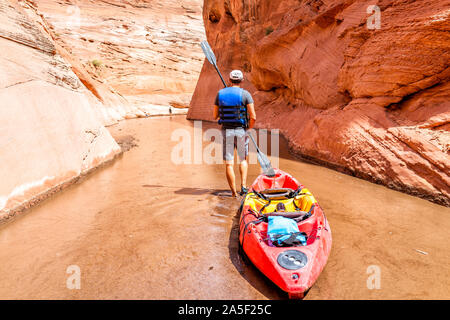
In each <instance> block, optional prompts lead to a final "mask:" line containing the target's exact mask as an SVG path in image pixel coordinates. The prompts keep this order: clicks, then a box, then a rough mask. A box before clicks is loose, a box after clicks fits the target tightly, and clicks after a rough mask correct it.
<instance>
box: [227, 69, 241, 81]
mask: <svg viewBox="0 0 450 320" xmlns="http://www.w3.org/2000/svg"><path fill="white" fill-rule="evenodd" d="M230 79H231V80H241V81H242V80H243V79H244V74H243V73H242V71H241V70H233V71H231V72H230Z"/></svg>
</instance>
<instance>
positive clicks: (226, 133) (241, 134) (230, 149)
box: [222, 128, 249, 161]
mask: <svg viewBox="0 0 450 320" xmlns="http://www.w3.org/2000/svg"><path fill="white" fill-rule="evenodd" d="M222 137H223V160H225V161H233V160H234V149H236V150H237V154H238V157H239V160H240V161H244V160H245V159H246V158H247V156H248V141H249V138H248V136H247V135H246V133H245V129H244V128H233V129H225V128H224V129H222Z"/></svg>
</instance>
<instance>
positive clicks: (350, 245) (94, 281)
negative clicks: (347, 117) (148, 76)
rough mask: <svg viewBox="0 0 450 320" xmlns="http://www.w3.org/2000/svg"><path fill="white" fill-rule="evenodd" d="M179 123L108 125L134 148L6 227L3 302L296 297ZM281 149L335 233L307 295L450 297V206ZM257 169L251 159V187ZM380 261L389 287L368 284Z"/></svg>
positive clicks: (0, 262) (1, 252)
mask: <svg viewBox="0 0 450 320" xmlns="http://www.w3.org/2000/svg"><path fill="white" fill-rule="evenodd" d="M211 126H214V125H212V124H206V123H205V124H204V127H206V128H207V127H211ZM179 128H185V129H187V130H189V131H190V132H192V131H193V129H192V123H191V122H189V121H187V120H185V119H184V117H182V116H174V117H163V118H148V119H135V120H127V121H123V122H121V123H119V124H118V125H116V126H114V127H110V128H109V129H110V131H111V132H112V134H113V136H114V137H115V138H116V139H122V141H128V142H129V141H131V142H132V143H131V145H127V147H130V149H129V151H127V152H125V153H124V155H123V156H122V157H120V158H119V159H117V160H116V161H115V162H114V163H113V164H111V165H109V166H107V167H105V168H102V169H100V170H98V171H97V172H95V173H93V174H92V175H90V176H89V177H87V178H86V179H84V180H83V182H82V183H79V184H75V185H73V186H70V187H69V188H67V189H66V190H65V191H63V192H61V193H60V194H57V195H55V196H53V197H51V198H50V199H48V200H46V201H44V202H43V203H41V204H40V205H38V206H37V207H35V208H33V209H31V210H29V211H28V212H26V213H24V214H21V215H20V216H19V217H17V218H16V219H15V220H14V221H11V222H9V223H7V224H5V225H3V226H0V298H1V299H11V298H20V299H284V298H286V296H285V295H284V294H283V292H281V291H279V290H278V289H277V288H276V287H275V286H274V285H272V284H271V283H270V282H269V281H268V280H267V279H265V278H264V276H263V275H262V274H261V273H259V272H258V271H257V270H256V269H255V268H254V267H253V266H251V265H248V264H246V263H245V262H244V261H243V260H242V257H241V256H240V255H239V254H238V250H237V246H238V242H237V231H238V230H237V222H238V216H237V215H236V210H237V208H238V206H239V201H238V200H235V199H232V198H230V197H226V196H222V195H223V193H224V190H226V189H227V183H226V179H225V176H224V168H223V165H194V164H191V165H175V164H173V163H172V162H171V160H170V154H171V151H172V148H173V146H175V145H176V144H177V143H178V142H172V141H171V139H170V138H171V133H172V132H173V130H175V129H179ZM130 137H134V139H135V140H133V139H131V140H130ZM205 145H206V143H205ZM280 153H281V158H280V168H281V169H283V170H285V171H287V172H289V173H291V174H292V175H294V176H295V177H297V178H298V179H299V181H300V182H302V183H303V184H304V185H306V186H307V187H308V188H309V189H310V190H311V191H312V192H313V194H314V195H315V196H316V198H317V199H318V201H319V203H320V205H321V206H322V208H323V209H324V211H325V213H326V214H327V217H328V219H329V222H330V226H331V229H332V235H333V247H332V251H331V255H330V257H329V260H328V264H327V266H326V267H325V269H324V271H323V273H322V274H321V276H320V277H319V279H318V281H317V282H316V284H315V286H314V287H313V288H312V289H311V290H310V292H309V294H308V295H307V297H306V299H450V265H449V263H448V262H449V261H450V248H449V240H448V239H449V237H448V230H450V209H449V208H445V207H442V206H439V205H436V204H433V203H431V202H428V201H425V200H422V199H419V198H415V197H412V196H409V195H406V194H403V193H400V192H396V191H393V190H390V189H387V188H385V187H383V186H379V185H375V184H372V183H369V182H367V181H363V180H360V179H357V178H354V177H350V176H347V175H344V174H342V173H339V172H336V171H333V170H330V169H327V168H324V167H320V166H316V165H313V164H309V163H304V162H300V161H298V160H295V159H293V158H292V157H291V156H290V155H289V154H288V152H287V148H286V144H285V143H284V142H283V143H282V144H281V151H280ZM258 173H259V167H258V166H257V165H251V167H250V171H249V184H250V183H251V182H252V181H253V179H254V178H255V177H256V176H257V174H258ZM70 265H77V266H79V267H80V270H81V289H79V290H76V289H75V290H70V289H68V288H67V287H66V280H67V278H68V277H69V274H67V273H66V270H67V268H68V266H70ZM371 265H377V266H379V267H380V270H381V280H380V289H373V290H369V289H368V288H367V279H368V277H369V274H367V268H368V267H369V266H371Z"/></svg>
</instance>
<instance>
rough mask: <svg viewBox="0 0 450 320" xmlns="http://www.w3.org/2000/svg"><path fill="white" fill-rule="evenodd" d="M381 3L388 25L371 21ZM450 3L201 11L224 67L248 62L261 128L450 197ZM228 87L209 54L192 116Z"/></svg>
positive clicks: (223, 3) (416, 190)
mask: <svg viewBox="0 0 450 320" xmlns="http://www.w3.org/2000/svg"><path fill="white" fill-rule="evenodd" d="M374 4H376V5H378V6H379V8H380V11H381V24H380V27H381V28H380V29H376V28H375V29H369V28H368V24H367V20H368V19H372V18H371V17H374V12H373V11H372V10H370V8H369V10H368V7H369V6H370V5H374ZM449 8H450V2H449V1H448V0H446V1H431V0H424V1H407V0H395V1H375V2H374V1H352V0H347V1H344V0H342V1H339V0H333V1H327V0H303V1H294V0H282V1H256V0H248V1H235V0H206V1H205V5H204V11H203V19H204V21H205V28H206V32H207V37H208V40H209V43H210V44H211V46H212V47H213V49H214V50H215V52H216V54H217V57H218V64H219V67H220V68H221V70H222V72H223V73H224V74H226V73H228V72H229V71H231V70H232V69H235V68H240V69H242V70H244V71H245V72H246V77H247V80H246V82H245V84H244V87H245V88H246V89H248V90H250V91H251V92H252V93H253V94H254V97H255V100H256V111H257V116H258V123H257V126H258V127H268V128H279V129H280V130H281V132H282V133H283V134H284V135H285V136H286V137H287V138H288V139H289V141H290V144H291V147H292V149H293V151H294V152H296V153H298V154H300V155H302V156H303V157H305V158H309V159H314V160H316V161H319V162H321V163H325V164H327V165H330V166H332V167H335V168H338V169H340V170H343V171H346V172H348V173H350V174H354V175H356V176H359V177H363V178H365V179H369V180H371V181H375V182H377V183H382V184H385V185H387V186H389V187H391V188H394V189H397V190H402V191H406V192H409V193H411V194H415V195H418V196H421V197H424V198H427V199H430V200H432V201H435V202H438V203H441V204H445V205H450V177H449V174H450V169H449V163H450V155H449V146H450V99H449V98H450V85H449V78H450V69H449V62H450V35H449V30H450V9H449ZM368 12H369V13H368ZM372 21H373V20H370V22H372ZM369 26H371V25H370V24H369ZM220 87H221V82H220V80H219V79H218V77H217V75H216V72H215V70H214V69H213V68H212V67H211V66H210V65H208V64H205V65H204V66H203V69H202V73H201V76H200V80H199V82H198V85H197V88H196V91H195V94H194V97H193V99H192V102H191V108H190V110H189V113H188V117H189V118H190V119H205V120H211V116H212V114H211V106H212V103H213V101H214V96H215V93H216V92H217V90H218V89H219V88H220Z"/></svg>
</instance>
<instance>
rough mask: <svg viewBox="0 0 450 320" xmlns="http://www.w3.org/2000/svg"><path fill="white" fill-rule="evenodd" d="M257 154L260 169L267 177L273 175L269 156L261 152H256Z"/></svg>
mask: <svg viewBox="0 0 450 320" xmlns="http://www.w3.org/2000/svg"><path fill="white" fill-rule="evenodd" d="M257 156H258V162H259V164H260V166H261V169H262V170H263V173H264V174H265V175H266V176H268V177H274V176H275V170H273V168H272V164H271V163H270V160H269V158H267V156H266V155H265V154H264V153H262V152H257Z"/></svg>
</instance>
